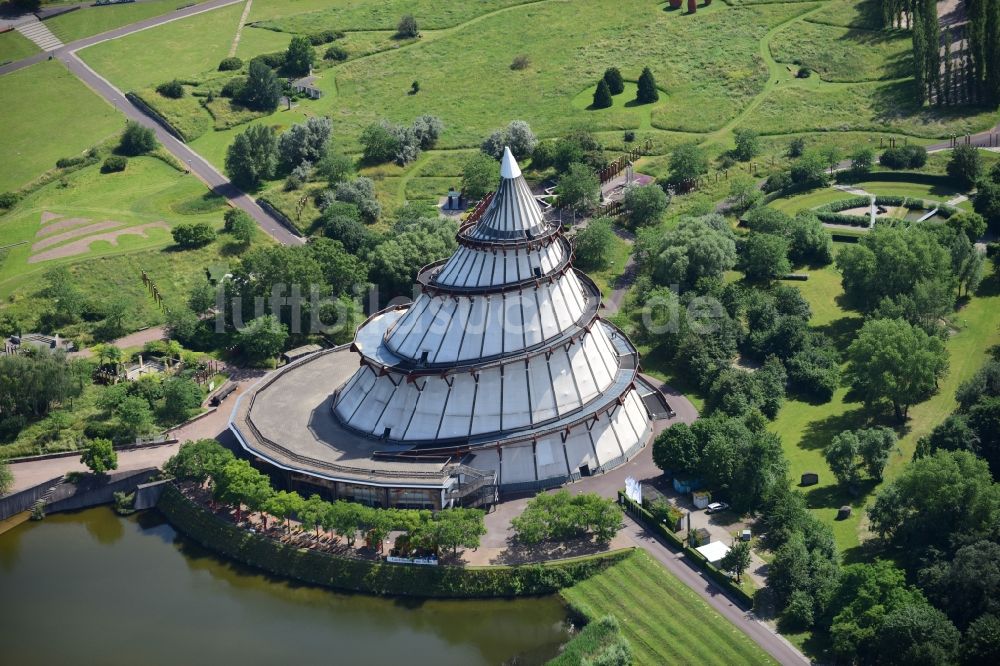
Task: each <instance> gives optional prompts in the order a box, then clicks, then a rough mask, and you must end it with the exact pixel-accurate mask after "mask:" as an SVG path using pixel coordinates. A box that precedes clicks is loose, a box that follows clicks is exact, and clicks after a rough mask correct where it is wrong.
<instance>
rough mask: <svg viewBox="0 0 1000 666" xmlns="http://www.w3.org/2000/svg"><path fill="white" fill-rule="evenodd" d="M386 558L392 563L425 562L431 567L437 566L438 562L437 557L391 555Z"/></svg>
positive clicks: (424, 563)
mask: <svg viewBox="0 0 1000 666" xmlns="http://www.w3.org/2000/svg"><path fill="white" fill-rule="evenodd" d="M385 560H386V562H390V563H392V564H423V565H425V566H431V567H436V566H437V563H438V561H437V558H435V557H395V556H393V555H390V556H388V557H387V558H385Z"/></svg>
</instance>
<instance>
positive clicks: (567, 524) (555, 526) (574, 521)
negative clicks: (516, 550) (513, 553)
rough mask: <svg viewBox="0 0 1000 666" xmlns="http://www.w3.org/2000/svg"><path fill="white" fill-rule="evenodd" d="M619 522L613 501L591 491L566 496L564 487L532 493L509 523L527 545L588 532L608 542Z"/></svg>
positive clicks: (598, 540) (558, 539) (619, 517)
mask: <svg viewBox="0 0 1000 666" xmlns="http://www.w3.org/2000/svg"><path fill="white" fill-rule="evenodd" d="M621 522H622V510H621V509H620V508H619V507H618V505H617V504H616V503H615V502H614V500H610V499H605V498H603V497H601V496H600V495H597V494H595V493H582V494H577V495H570V493H569V491H568V490H559V491H557V492H554V493H539V494H538V495H536V496H535V497H534V498H533V499H531V500H529V501H528V505H527V506H526V507H525V509H524V511H523V512H522V513H521V515H520V516H517V517H516V518H514V519H513V520H511V521H510V524H511V527H512V528H513V530H514V534H515V535H516V537H517V539H518V541H520V542H521V543H524V544H529V545H530V544H536V543H541V542H543V541H565V540H567V539H572V538H575V537H579V536H583V535H585V534H588V533H589V534H591V535H593V537H594V538H595V539H596V540H597V542H598V543H608V542H609V541H611V539H612V538H613V537H614V536H615V534H617V533H618V529H619V528H620V527H621Z"/></svg>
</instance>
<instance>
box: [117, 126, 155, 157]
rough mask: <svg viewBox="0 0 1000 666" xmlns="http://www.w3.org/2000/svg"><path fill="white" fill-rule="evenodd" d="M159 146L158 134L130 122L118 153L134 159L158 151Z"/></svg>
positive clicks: (119, 145)
mask: <svg viewBox="0 0 1000 666" xmlns="http://www.w3.org/2000/svg"><path fill="white" fill-rule="evenodd" d="M157 145H159V144H158V143H157V141H156V133H155V132H153V130H152V129H150V128H148V127H146V126H144V125H140V124H139V123H136V122H132V121H129V122H128V123H127V124H126V125H125V131H124V132H123V133H122V138H121V141H120V142H119V144H118V152H120V153H121V154H122V155H128V156H130V157H134V156H136V155H142V154H143V153H148V152H151V151H153V150H156V147H157Z"/></svg>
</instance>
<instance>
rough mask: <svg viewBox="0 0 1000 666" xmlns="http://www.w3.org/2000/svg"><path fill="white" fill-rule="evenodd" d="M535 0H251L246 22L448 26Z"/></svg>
mask: <svg viewBox="0 0 1000 666" xmlns="http://www.w3.org/2000/svg"><path fill="white" fill-rule="evenodd" d="M537 1H538V0H476V1H475V2H469V1H468V0H384V1H383V2H373V3H363V2H357V1H356V0H254V3H253V9H252V10H251V11H250V21H252V22H256V23H259V24H260V25H261V26H262V27H266V28H270V29H272V30H281V31H283V32H295V33H300V34H308V33H311V32H317V31H319V30H324V29H335V30H345V31H348V30H392V31H393V32H395V30H396V25H397V24H398V23H399V19H400V17H402V16H404V15H406V14H411V15H413V17H414V18H416V19H417V25H418V27H419V28H420V29H421V30H436V29H441V28H450V27H452V26H456V25H458V24H460V23H464V22H465V21H468V20H470V19H473V18H475V17H477V16H482V15H483V14H489V13H492V12H494V11H496V10H498V9H503V8H504V7H510V6H512V5H522V4H528V3H531V2H537Z"/></svg>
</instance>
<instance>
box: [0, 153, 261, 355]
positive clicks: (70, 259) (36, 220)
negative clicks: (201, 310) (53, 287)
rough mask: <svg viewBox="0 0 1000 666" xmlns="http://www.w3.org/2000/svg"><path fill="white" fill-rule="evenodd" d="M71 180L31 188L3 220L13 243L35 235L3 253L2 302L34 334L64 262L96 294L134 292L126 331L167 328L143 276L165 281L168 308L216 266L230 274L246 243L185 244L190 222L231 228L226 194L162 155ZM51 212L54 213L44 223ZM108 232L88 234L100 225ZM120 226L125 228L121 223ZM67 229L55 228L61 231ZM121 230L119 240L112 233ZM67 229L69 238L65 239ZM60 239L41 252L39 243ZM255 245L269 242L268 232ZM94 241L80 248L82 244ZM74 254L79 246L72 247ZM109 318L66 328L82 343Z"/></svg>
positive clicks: (94, 169)
mask: <svg viewBox="0 0 1000 666" xmlns="http://www.w3.org/2000/svg"><path fill="white" fill-rule="evenodd" d="M64 180H65V181H66V185H65V186H63V185H62V183H61V182H60V181H56V182H52V183H50V184H48V185H46V186H43V187H41V188H39V189H38V190H36V191H35V192H33V193H31V194H29V195H28V196H27V197H26V198H25V199H24V200H22V201H21V202H20V203H19V204H18V205H17V206H16V207H15V208H13V209H12V210H10V211H8V212H7V213H6V214H4V215H2V216H0V232H2V233H3V235H4V238H5V240H6V239H10V240H9V241H8V242H17V241H26V242H25V243H24V244H22V245H18V246H16V247H12V248H9V249H7V250H6V251H5V252H3V253H2V255H0V299H2V300H3V302H4V304H5V305H4V307H3V310H4V312H10V313H11V314H13V315H14V316H15V317H17V318H18V319H19V321H21V322H22V323H23V325H24V326H25V327H27V328H26V330H35V329H34V328H33V327H34V326H36V325H37V322H38V319H39V317H40V316H41V314H42V313H43V312H45V311H47V310H48V309H49V308H50V307H51V299H49V298H48V297H46V296H45V295H44V288H45V281H44V274H45V272H46V271H48V270H49V269H51V268H52V267H54V266H66V267H67V268H68V270H69V271H70V274H71V275H72V276H73V280H74V283H75V285H76V286H77V287H78V288H79V289H80V290H81V291H82V292H83V294H84V295H85V296H86V297H87V299H88V300H93V301H94V302H97V303H101V302H104V300H106V299H111V298H124V299H125V301H126V303H127V309H126V316H125V320H124V322H123V325H124V328H125V330H126V331H134V330H137V329H139V328H142V327H145V326H152V325H157V324H161V323H163V321H164V314H163V311H161V309H160V308H159V307H158V306H157V305H156V304H155V303H154V302H153V300H152V298H150V296H149V294H148V292H147V290H146V287H144V286H143V284H142V280H141V272H142V271H143V270H145V271H146V273H147V274H148V275H149V276H150V277H151V278H152V279H153V281H154V282H155V283H156V285H157V287H158V289H159V291H160V293H161V294H162V295H163V298H164V303H165V305H166V306H167V307H168V308H169V307H177V306H179V305H182V304H183V303H185V302H186V299H187V294H188V293H189V292H190V289H191V288H192V287H193V286H194V285H195V284H196V283H198V282H201V281H202V280H204V277H205V272H206V270H212V271H213V272H214V273H217V274H222V273H225V272H226V271H227V270H228V267H229V264H230V262H232V261H234V260H236V259H237V258H238V255H239V254H240V253H241V252H242V251H243V248H242V247H241V246H239V245H237V244H235V243H234V242H233V241H232V239H231V238H230V237H229V236H228V235H227V234H220V236H219V237H218V238H217V239H216V240H215V241H213V242H211V243H209V244H208V245H206V246H204V247H201V248H197V249H191V250H180V249H178V248H176V246H174V244H173V238H172V236H171V233H170V229H171V228H172V227H174V226H176V225H177V224H181V223H195V222H204V223H207V224H210V225H212V226H213V227H215V228H216V229H219V228H221V226H222V216H223V212H224V211H225V210H226V205H225V202H224V200H223V199H222V198H221V197H219V196H217V195H214V194H212V193H210V192H208V191H207V190H206V189H205V186H204V185H203V184H202V183H201V182H200V181H198V180H197V179H196V178H195V177H194V176H191V175H185V174H182V173H180V172H178V171H176V170H175V169H173V168H171V167H168V166H167V165H166V164H164V163H163V162H162V161H160V160H158V159H156V158H153V157H139V158H132V159H130V160H129V164H128V168H126V170H125V171H123V172H120V173H112V174H102V173H100V167H99V166H97V165H95V166H90V167H86V168H84V169H81V170H79V171H77V172H75V173H71V174H69V175H67V176H66V177H65V179H64ZM46 218H52V219H50V221H48V222H43V220H44V219H46ZM106 223H107V224H108V227H107V228H100V229H96V230H94V231H88V228H89V227H92V225H95V224H96V225H104V224H106ZM111 223H114V224H115V225H117V226H111ZM58 225H63V226H62V227H61V228H58V229H54V230H52V227H54V226H58ZM117 231H123V232H129V231H141V232H142V234H143V235H138V234H131V233H124V234H122V235H118V236H117V237H116V238H114V241H115V243H116V244H112V243H111V242H110V241H109V240H102V239H101V237H102V236H106V235H107V234H113V233H115V232H117ZM39 234H42V235H39ZM63 235H68V236H67V237H65V238H62V239H60V237H62V236H63ZM53 240H58V242H56V243H54V244H53V245H50V246H47V247H45V248H44V249H40V250H38V251H37V252H36V250H35V249H34V246H35V245H36V244H37V243H39V242H43V241H44V242H48V241H53ZM254 242H255V243H268V242H270V240H269V239H268V238H267V237H266V236H265V235H264V234H262V233H258V234H257V235H256V240H255V241H254ZM81 243H82V244H84V245H85V247H76V248H74V247H73V246H74V245H75V244H81ZM61 248H62V249H63V250H65V252H66V256H64V257H62V258H53V259H48V260H44V261H36V262H34V263H29V260H30V259H31V258H32V257H33V256H34V257H36V258H37V257H38V256H40V254H39V253H41V252H51V251H58V250H60V249H61ZM70 250H73V252H70ZM98 324H99V322H94V321H82V322H80V323H77V324H73V325H69V326H65V327H63V328H61V329H60V330H59V333H60V334H62V335H64V336H68V337H73V338H74V339H75V340H76V341H77V343H78V344H89V343H90V342H91V341H92V334H93V331H94V327H95V326H97V325H98Z"/></svg>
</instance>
